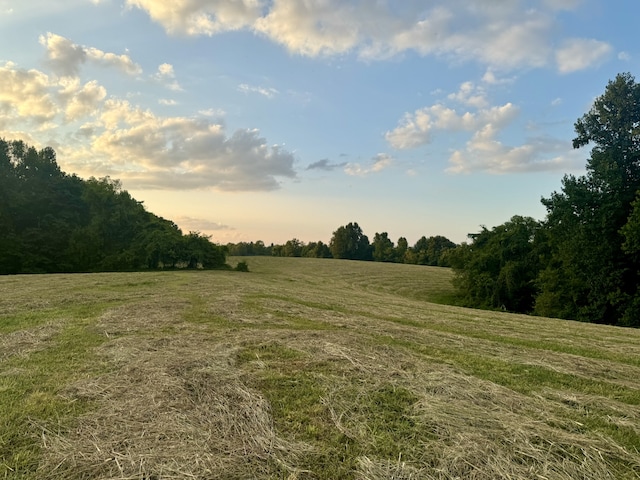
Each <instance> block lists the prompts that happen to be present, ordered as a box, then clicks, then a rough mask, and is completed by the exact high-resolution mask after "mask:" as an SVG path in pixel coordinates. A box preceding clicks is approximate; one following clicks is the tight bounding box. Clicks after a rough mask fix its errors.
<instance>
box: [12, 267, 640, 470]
mask: <svg viewBox="0 0 640 480" xmlns="http://www.w3.org/2000/svg"><path fill="white" fill-rule="evenodd" d="M238 260H239V259H232V260H231V261H232V262H236V261H238ZM246 260H247V261H248V263H249V268H250V272H249V273H240V272H232V271H203V272H147V273H109V274H91V275H42V276H12V277H11V276H10V277H0V292H1V293H2V295H0V477H4V478H13V479H18V478H20V479H36V478H38V479H39V478H53V479H93V478H105V479H106V478H110V479H140V480H141V479H157V480H161V479H174V478H175V479H178V478H180V479H183V478H197V479H210V478H229V479H231V478H291V479H293V478H299V479H307V478H308V479H315V478H318V479H320V478H326V479H330V478H354V479H362V480H364V479H372V480H373V479H386V478H395V479H454V478H471V479H493V478H511V479H543V478H548V479H575V478H581V479H594V480H595V479H607V478H611V479H637V478H640V360H639V359H640V331H638V330H630V329H621V328H614V327H607V326H600V325H593V324H580V323H576V322H570V321H561V320H553V319H546V318H536V317H527V316H523V315H513V314H508V313H504V312H489V311H478V310H470V309H464V308H460V307H456V306H450V305H445V304H442V302H444V301H448V300H450V299H451V297H452V294H453V292H452V290H451V286H450V280H451V272H450V271H449V270H447V269H439V268H431V267H420V266H415V265H401V264H382V263H377V262H351V261H342V260H327V259H302V258H270V257H255V258H248V259H246Z"/></svg>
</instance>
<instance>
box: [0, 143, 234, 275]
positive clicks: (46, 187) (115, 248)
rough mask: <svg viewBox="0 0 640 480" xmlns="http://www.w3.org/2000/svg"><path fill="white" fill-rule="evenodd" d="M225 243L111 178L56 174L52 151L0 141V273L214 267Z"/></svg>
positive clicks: (222, 259) (221, 260)
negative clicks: (152, 208)
mask: <svg viewBox="0 0 640 480" xmlns="http://www.w3.org/2000/svg"><path fill="white" fill-rule="evenodd" d="M225 261H226V253H225V249H224V248H223V247H219V246H217V245H214V244H213V243H211V242H210V240H209V237H206V236H204V235H201V234H200V233H197V232H190V233H189V234H187V235H183V234H182V232H181V231H180V229H179V228H178V227H177V226H176V225H175V224H174V223H173V222H171V221H168V220H165V219H163V218H160V217H158V216H156V215H154V214H152V213H150V212H148V211H147V210H146V209H145V208H144V206H143V205H142V203H141V202H138V201H137V200H135V199H134V198H132V197H131V195H129V193H128V192H127V191H126V190H123V189H122V185H121V184H120V182H119V181H117V180H112V179H110V178H109V177H105V178H101V179H95V178H90V179H88V180H82V179H80V178H78V177H77V176H75V175H67V174H66V173H64V172H62V171H61V170H60V168H59V167H58V164H57V162H56V155H55V152H54V151H53V149H51V148H48V147H47V148H45V149H43V150H40V151H37V150H36V149H35V148H34V147H30V146H27V145H25V144H24V143H23V142H20V141H13V142H7V141H5V140H3V139H0V273H3V274H7V273H49V272H88V271H114V270H137V269H146V268H151V269H155V268H217V267H220V266H222V265H224V264H225Z"/></svg>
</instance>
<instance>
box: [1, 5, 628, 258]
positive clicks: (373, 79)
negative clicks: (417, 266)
mask: <svg viewBox="0 0 640 480" xmlns="http://www.w3.org/2000/svg"><path fill="white" fill-rule="evenodd" d="M638 18H640V3H639V2H637V0H618V1H615V2H606V1H604V0H599V1H597V0H474V1H468V0H172V1H166V0H64V1H56V2H54V1H51V0H0V138H4V139H6V140H14V139H20V140H24V141H25V142H27V143H28V144H30V145H33V146H36V147H37V148H44V147H46V146H51V147H53V148H54V149H55V151H56V153H57V160H58V164H59V165H60V167H61V168H62V169H63V170H64V171H65V172H67V173H69V174H71V173H75V174H77V175H79V176H80V177H83V178H89V177H92V176H93V177H96V178H101V177H105V176H109V177H111V178H112V179H119V180H120V181H121V182H122V186H123V188H124V189H125V190H127V191H129V193H130V194H131V195H132V196H133V197H134V198H136V199H137V200H139V201H143V202H144V205H145V206H146V208H147V209H148V210H149V211H151V212H153V213H155V214H157V215H160V216H162V217H164V218H167V219H170V220H173V221H174V222H175V223H176V224H178V226H179V227H180V228H181V229H182V230H183V231H184V232H185V233H187V232H189V231H198V232H201V233H204V234H207V235H211V237H212V240H213V241H214V242H217V243H228V242H239V241H257V240H262V241H264V242H265V243H266V244H270V243H276V244H278V243H280V244H281V243H285V242H286V241H287V240H289V239H293V238H297V239H300V240H302V241H303V242H311V241H318V240H321V241H323V242H326V243H328V242H329V240H330V239H331V236H332V233H333V232H334V231H335V230H336V229H337V228H338V227H340V226H341V225H346V224H347V223H349V222H357V223H358V224H359V225H360V227H362V229H363V231H364V233H365V234H366V235H368V236H369V238H370V239H371V240H372V239H373V236H374V235H375V233H382V232H387V233H388V234H389V237H390V238H391V239H392V240H393V241H394V242H395V241H397V239H398V238H399V237H401V236H402V237H405V238H407V240H408V242H409V244H410V245H412V244H413V243H415V242H416V241H417V240H418V239H419V238H420V237H421V236H423V235H425V236H427V237H428V236H431V235H444V236H446V237H447V238H449V239H450V240H452V241H454V242H456V243H460V242H463V241H466V240H467V234H468V233H473V232H477V231H479V230H480V229H481V228H482V226H486V227H487V228H491V227H493V226H496V225H499V224H502V223H504V222H505V221H507V220H509V219H510V218H511V217H512V216H513V215H523V216H532V217H534V218H536V219H543V218H544V216H545V213H546V212H545V209H544V207H543V205H542V204H541V203H540V199H541V198H542V197H548V196H549V195H550V194H551V193H552V192H553V191H558V190H560V189H561V186H562V184H561V180H562V177H563V176H564V175H565V174H574V175H580V174H583V173H584V168H585V163H586V160H587V159H588V157H589V148H588V147H587V148H582V149H579V150H573V149H572V145H571V140H572V139H573V137H574V136H575V135H574V130H573V125H574V123H575V121H576V120H577V119H578V118H580V117H581V116H582V115H583V114H585V113H586V112H587V111H588V110H589V108H590V106H591V105H592V103H593V100H594V99H595V98H596V97H597V96H599V95H601V94H602V93H603V92H604V89H605V87H606V85H607V83H608V81H609V80H612V79H613V78H615V76H616V75H617V74H618V73H621V72H630V73H631V74H633V75H635V74H636V72H638V70H639V68H638V67H639V66H640V63H639V62H640V42H639V41H638V40H639V39H640V37H639V34H638V33H637V19H638Z"/></svg>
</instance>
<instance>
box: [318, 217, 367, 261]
mask: <svg viewBox="0 0 640 480" xmlns="http://www.w3.org/2000/svg"><path fill="white" fill-rule="evenodd" d="M329 248H330V250H331V254H332V255H333V258H345V259H349V260H371V259H372V256H371V246H370V244H369V237H367V236H366V235H365V234H364V233H363V232H362V229H361V228H360V226H359V225H358V224H357V223H356V222H353V223H349V224H347V225H346V226H342V227H339V228H338V229H337V230H336V231H335V232H333V236H332V237H331V242H330V244H329Z"/></svg>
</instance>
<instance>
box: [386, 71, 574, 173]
mask: <svg viewBox="0 0 640 480" xmlns="http://www.w3.org/2000/svg"><path fill="white" fill-rule="evenodd" d="M476 91H477V90H476V87H475V86H474V84H473V83H471V82H465V83H463V84H462V86H461V88H460V89H459V90H458V92H456V93H453V94H451V95H448V96H447V99H448V100H450V101H454V102H461V103H463V104H464V103H467V104H468V106H472V107H473V106H474V104H476V105H486V104H487V103H488V99H487V97H486V96H482V100H483V101H482V102H476V101H472V102H469V101H468V100H469V99H471V98H473V96H474V94H475V92H476ZM560 102H561V100H560V99H556V100H554V101H553V102H552V104H553V105H558V104H559V103H560ZM518 113H519V109H518V107H516V106H515V105H513V104H512V103H506V104H504V105H501V106H492V107H489V106H482V107H480V108H476V109H475V110H468V111H464V112H462V111H460V112H459V111H456V110H455V109H452V108H449V107H447V106H446V105H443V104H435V105H432V106H429V107H425V108H422V109H419V110H416V111H415V112H413V113H406V114H405V115H404V117H403V119H402V120H401V121H400V123H399V125H398V126H397V127H396V128H395V129H394V130H391V131H388V132H387V133H386V135H385V137H386V139H387V141H388V142H389V144H390V145H391V146H392V147H394V148H397V149H409V148H416V147H419V146H421V145H425V144H428V143H430V142H431V141H432V137H433V136H434V135H436V134H437V132H445V134H446V133H447V132H448V133H453V132H468V133H469V135H470V137H469V140H468V141H467V143H466V145H465V147H464V148H461V149H457V150H455V151H453V153H452V154H451V155H450V158H449V163H450V166H449V167H448V168H447V169H446V171H447V172H449V173H455V174H459V173H471V172H488V173H492V174H501V173H515V172H532V171H543V170H544V171H549V170H552V171H563V170H564V171H566V170H567V169H569V170H571V169H575V168H576V166H577V165H580V164H581V163H582V156H581V155H579V154H576V153H575V152H574V151H573V150H572V148H571V145H570V143H568V142H563V141H558V140H556V139H553V138H548V137H536V138H530V139H527V140H526V141H525V142H524V143H523V144H522V145H518V146H508V145H505V144H504V143H502V141H501V140H500V135H501V133H502V132H503V131H504V129H505V128H506V127H508V126H509V125H510V124H511V123H512V122H513V121H514V120H515V119H516V117H517V116H518Z"/></svg>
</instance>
